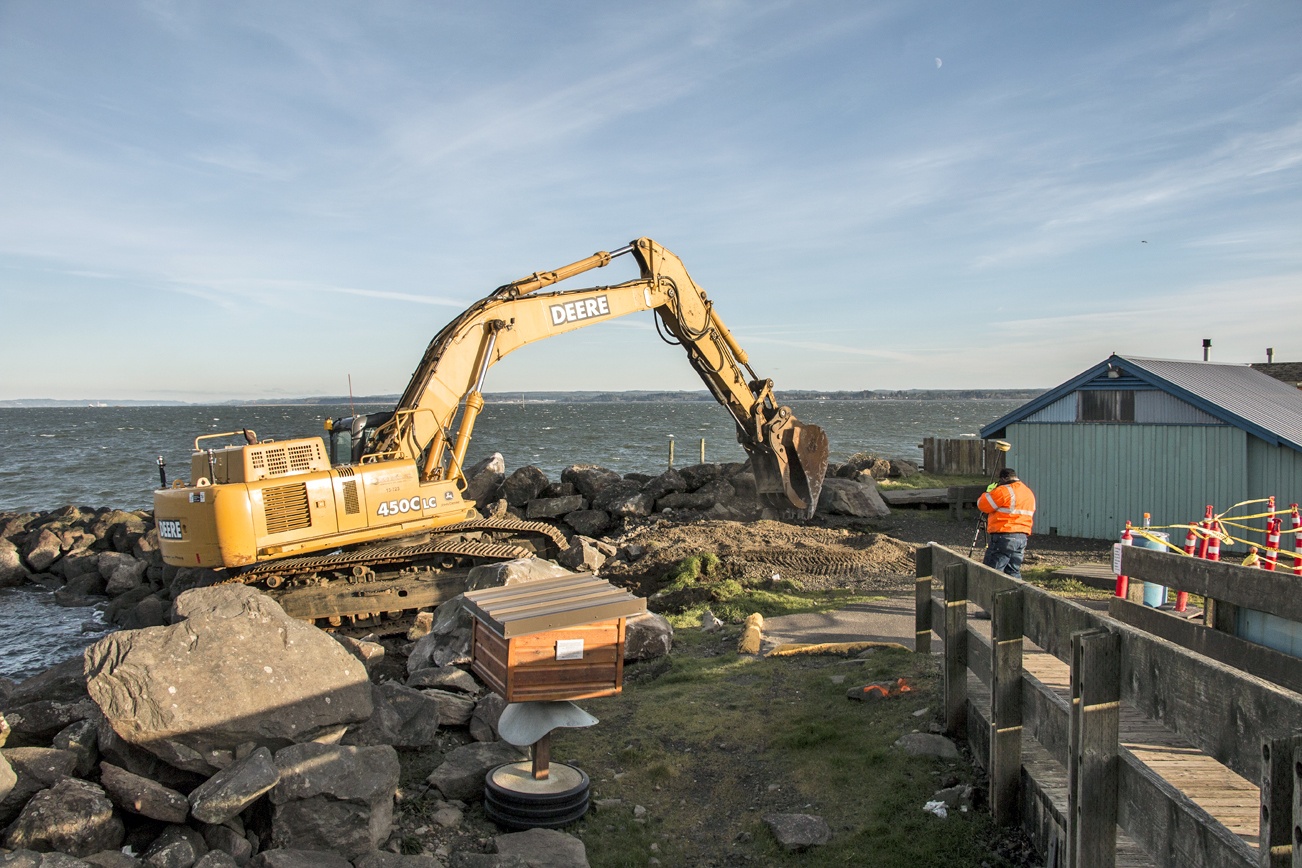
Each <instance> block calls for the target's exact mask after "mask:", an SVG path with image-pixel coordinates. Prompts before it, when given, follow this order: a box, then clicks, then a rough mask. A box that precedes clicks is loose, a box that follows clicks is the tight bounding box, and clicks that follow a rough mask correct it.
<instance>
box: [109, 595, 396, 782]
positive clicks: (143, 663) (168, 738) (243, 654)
mask: <svg viewBox="0 0 1302 868" xmlns="http://www.w3.org/2000/svg"><path fill="white" fill-rule="evenodd" d="M174 616H175V618H177V619H179V620H178V622H177V623H174V624H172V625H170V626H166V627H152V628H146V629H143V630H125V631H122V632H119V633H114V634H111V635H109V636H106V637H104V638H103V639H101V640H100V641H99V642H97V643H95V644H94V645H92V646H91V647H90V648H89V649H87V651H86V675H87V683H86V687H87V690H88V691H89V692H90V695H91V697H92V698H93V699H94V700H95V702H96V704H98V705H99V707H100V709H101V710H102V711H103V713H104V716H105V718H106V719H107V721H108V723H109V724H110V725H111V726H112V728H113V731H114V732H116V733H117V734H118V735H119V736H121V737H122V738H123V739H124V740H125V741H127V742H129V743H130V744H133V745H137V746H139V747H142V748H144V749H146V750H148V751H150V752H151V753H153V754H154V755H156V756H158V757H160V758H161V759H163V760H164V761H166V762H167V763H169V764H171V765H173V766H175V767H177V768H180V769H185V770H187V771H192V772H198V773H200V774H211V773H213V772H215V771H217V770H219V769H222V768H225V767H226V766H228V765H230V764H231V763H232V762H233V761H234V760H235V756H236V751H237V750H247V749H249V748H253V747H267V748H269V749H271V750H273V751H274V750H277V749H279V748H282V747H285V746H287V745H290V744H296V743H300V742H305V741H312V740H314V739H318V738H322V737H329V736H331V735H334V736H335V737H337V736H339V735H342V734H343V730H344V728H345V727H346V726H347V725H348V724H352V723H357V722H360V721H363V720H366V719H367V718H368V717H370V716H371V709H372V706H371V686H370V683H369V681H368V679H367V675H366V669H365V667H364V666H363V665H362V664H361V663H360V662H359V661H358V660H357V658H356V657H354V656H353V655H352V654H350V653H348V651H347V650H346V649H344V647H343V646H342V645H340V644H339V643H338V642H336V641H335V640H334V639H332V638H330V637H329V636H328V635H327V634H325V633H323V632H322V631H320V630H318V629H317V628H315V627H313V626H311V625H310V624H305V623H303V622H302V621H298V620H295V619H294V618H291V617H289V616H288V615H286V614H285V613H284V611H283V610H282V609H281V608H280V607H279V606H277V605H276V604H275V603H274V602H272V601H271V599H270V598H268V597H266V596H265V595H263V594H260V593H258V592H256V591H254V590H253V589H251V588H247V587H244V586H242V585H219V586H214V587H210V588H197V589H194V590H190V591H186V592H185V593H184V594H182V595H181V596H180V597H178V598H177V600H176V603H175V607H174Z"/></svg>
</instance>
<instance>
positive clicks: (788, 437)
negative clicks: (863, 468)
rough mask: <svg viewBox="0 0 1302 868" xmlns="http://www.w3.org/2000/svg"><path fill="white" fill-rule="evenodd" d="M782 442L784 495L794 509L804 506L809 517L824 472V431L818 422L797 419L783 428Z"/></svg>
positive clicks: (806, 515) (825, 436)
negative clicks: (804, 423) (811, 423)
mask: <svg viewBox="0 0 1302 868" xmlns="http://www.w3.org/2000/svg"><path fill="white" fill-rule="evenodd" d="M782 445H783V447H784V451H785V452H786V456H785V457H786V465H787V466H786V468H785V469H786V472H785V473H783V480H782V481H783V483H784V485H785V488H786V490H787V498H788V499H789V500H790V501H791V503H792V505H793V506H795V507H796V508H797V509H800V508H802V507H803V508H804V512H805V517H806V518H812V517H813V515H814V510H815V509H817V508H818V495H819V492H821V491H822V490H823V477H824V476H826V475H827V433H826V432H824V431H823V429H822V428H820V427H818V426H817V425H802V424H800V423H799V422H796V423H795V424H793V425H792V426H791V427H790V428H788V429H787V430H786V431H785V432H783V436H782ZM797 501H799V502H797Z"/></svg>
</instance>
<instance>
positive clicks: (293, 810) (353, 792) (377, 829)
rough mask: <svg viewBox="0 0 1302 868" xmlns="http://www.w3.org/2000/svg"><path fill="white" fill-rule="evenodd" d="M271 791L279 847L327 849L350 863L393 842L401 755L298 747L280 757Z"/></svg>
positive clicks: (274, 834) (384, 748) (375, 749)
mask: <svg viewBox="0 0 1302 868" xmlns="http://www.w3.org/2000/svg"><path fill="white" fill-rule="evenodd" d="M276 767H277V768H279V769H280V783H278V784H277V785H276V787H275V789H273V790H272V791H271V797H270V798H271V803H272V805H273V809H272V818H271V834H272V841H273V842H274V844H275V846H277V847H288V848H301V849H308V850H327V851H330V852H333V853H337V854H338V855H340V856H343V857H345V858H349V859H351V858H353V857H354V856H360V855H362V854H363V853H366V852H368V851H371V850H375V849H376V848H378V847H379V846H380V845H381V844H383V843H384V842H385V841H386V840H387V839H388V837H389V832H390V829H391V827H392V824H393V796H394V793H395V792H397V789H398V773H399V766H398V752H397V751H395V750H394V749H393V748H391V747H389V746H387V745H380V746H377V747H345V746H340V745H325V744H296V745H292V746H290V747H287V748H284V749H283V750H280V751H278V752H277V753H276Z"/></svg>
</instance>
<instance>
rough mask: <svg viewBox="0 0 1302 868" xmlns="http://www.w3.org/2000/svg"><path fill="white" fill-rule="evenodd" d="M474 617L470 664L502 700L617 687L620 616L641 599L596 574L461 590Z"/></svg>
mask: <svg viewBox="0 0 1302 868" xmlns="http://www.w3.org/2000/svg"><path fill="white" fill-rule="evenodd" d="M466 602H467V605H468V607H469V609H470V610H471V613H472V614H473V615H474V617H475V621H474V638H473V642H472V645H471V648H472V653H473V662H472V668H473V669H474V671H475V673H476V674H477V675H478V676H479V677H480V678H482V679H483V680H484V682H485V683H486V684H488V686H489V687H490V688H492V690H493V691H494V692H496V693H498V694H500V695H501V696H502V697H503V698H505V699H506V701H507V702H537V701H542V700H556V699H588V698H592V697H595V696H611V695H613V694H616V693H619V692H620V690H621V689H622V688H623V682H624V620H625V617H626V616H628V615H636V614H639V613H641V612H645V611H646V601H645V600H643V599H641V598H639V597H635V596H633V595H632V594H630V593H628V592H627V591H623V590H620V589H618V588H615V587H614V586H613V585H611V584H610V583H609V582H607V581H604V580H602V579H597V578H595V577H593V576H565V577H563V578H559V579H547V580H544V581H541V582H529V583H526V584H522V585H512V586H510V587H505V588H487V589H484V590H482V591H470V592H467V593H466Z"/></svg>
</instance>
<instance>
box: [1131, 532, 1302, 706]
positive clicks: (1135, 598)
mask: <svg viewBox="0 0 1302 868" xmlns="http://www.w3.org/2000/svg"><path fill="white" fill-rule="evenodd" d="M1122 557H1123V561H1122V571H1123V573H1125V574H1126V575H1131V573H1133V574H1134V578H1135V579H1136V580H1138V581H1139V582H1142V581H1150V582H1153V583H1154V584H1158V585H1163V586H1165V587H1167V588H1170V589H1173V590H1176V591H1188V592H1189V593H1192V594H1198V595H1200V596H1202V597H1204V598H1205V599H1206V605H1205V611H1206V617H1205V618H1204V620H1203V621H1202V622H1201V623H1199V622H1196V621H1189V620H1186V619H1183V618H1173V617H1171V616H1170V615H1168V614H1167V613H1165V612H1160V611H1157V610H1156V609H1153V608H1151V607H1148V606H1143V605H1139V601H1140V599H1141V598H1142V596H1143V586H1142V585H1141V584H1138V582H1136V581H1132V582H1131V587H1130V594H1129V596H1128V597H1127V598H1126V599H1121V598H1119V597H1113V598H1112V600H1111V602H1110V604H1109V609H1108V614H1109V615H1111V616H1112V617H1113V618H1116V619H1117V620H1118V621H1122V622H1124V623H1126V624H1130V625H1131V626H1134V627H1138V628H1139V629H1141V630H1144V631H1145V632H1148V633H1152V634H1153V635H1156V636H1161V637H1162V638H1163V639H1169V640H1170V641H1172V642H1175V643H1176V644H1177V645H1181V646H1183V647H1185V648H1188V649H1189V650H1191V651H1197V652H1198V653H1199V654H1205V655H1207V656H1208V657H1211V658H1213V659H1215V660H1219V661H1221V662H1222V663H1226V664H1229V665H1230V666H1233V667H1235V668H1236V669H1242V670H1244V671H1245V672H1249V673H1251V674H1253V675H1256V676H1257V677H1259V678H1264V679H1266V680H1267V681H1272V682H1274V683H1275V684H1279V685H1281V686H1283V687H1287V688H1288V689H1290V690H1294V691H1297V692H1299V693H1302V660H1299V659H1298V658H1297V657H1293V656H1291V655H1288V654H1283V653H1281V652H1279V651H1275V650H1273V649H1271V648H1267V647H1265V646H1263V645H1258V644H1256V643H1254V642H1248V641H1245V640H1244V639H1240V638H1238V637H1237V636H1236V635H1235V630H1236V623H1237V620H1238V618H1237V615H1238V610H1239V609H1252V610H1254V611H1257V612H1265V613H1266V614H1269V615H1275V616H1277V617H1279V618H1284V619H1286V620H1288V621H1293V622H1297V623H1302V579H1299V578H1298V577H1297V576H1295V575H1293V574H1292V573H1291V572H1285V571H1284V570H1276V571H1267V570H1260V569H1253V568H1248V567H1243V566H1239V565H1237V564H1231V563H1224V562H1218V561H1207V560H1201V559H1198V558H1190V557H1187V556H1184V555H1177V554H1170V553H1167V552H1162V551H1156V550H1152V549H1141V548H1126V549H1123V550H1122Z"/></svg>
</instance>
